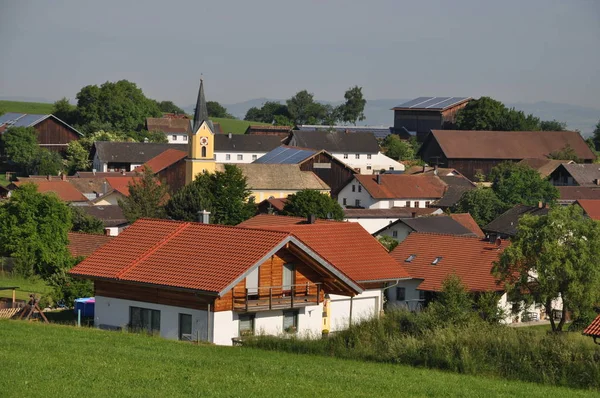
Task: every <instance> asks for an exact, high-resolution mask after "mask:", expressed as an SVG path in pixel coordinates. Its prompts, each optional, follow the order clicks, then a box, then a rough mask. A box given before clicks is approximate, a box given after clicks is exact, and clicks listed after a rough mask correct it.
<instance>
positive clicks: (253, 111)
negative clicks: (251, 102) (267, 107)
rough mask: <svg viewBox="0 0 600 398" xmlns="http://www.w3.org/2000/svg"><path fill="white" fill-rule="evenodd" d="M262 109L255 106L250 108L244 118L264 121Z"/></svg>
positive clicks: (252, 120)
mask: <svg viewBox="0 0 600 398" xmlns="http://www.w3.org/2000/svg"><path fill="white" fill-rule="evenodd" d="M262 117H263V114H262V111H261V110H260V109H259V108H257V107H255V106H253V107H252V108H250V109H248V111H247V112H246V116H244V120H248V121H251V122H261V121H262ZM265 123H269V122H265Z"/></svg>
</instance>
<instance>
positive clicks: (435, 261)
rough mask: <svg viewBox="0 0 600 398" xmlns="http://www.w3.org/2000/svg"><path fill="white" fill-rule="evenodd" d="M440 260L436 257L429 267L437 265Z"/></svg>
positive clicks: (440, 258)
mask: <svg viewBox="0 0 600 398" xmlns="http://www.w3.org/2000/svg"><path fill="white" fill-rule="evenodd" d="M441 260H442V257H436V258H434V259H433V261H432V262H431V265H437V264H438V263H439V262H440V261H441Z"/></svg>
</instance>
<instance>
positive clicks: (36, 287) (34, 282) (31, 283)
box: [0, 271, 52, 300]
mask: <svg viewBox="0 0 600 398" xmlns="http://www.w3.org/2000/svg"><path fill="white" fill-rule="evenodd" d="M4 286H18V287H19V289H17V292H16V296H17V300H28V299H29V295H30V294H31V293H36V294H37V295H38V297H39V296H42V295H45V294H47V293H49V292H50V291H51V290H52V289H51V288H50V287H49V286H48V285H46V283H44V281H43V280H41V279H25V278H22V277H19V276H13V275H11V274H9V273H7V272H2V271H0V287H4ZM0 297H11V298H12V290H0Z"/></svg>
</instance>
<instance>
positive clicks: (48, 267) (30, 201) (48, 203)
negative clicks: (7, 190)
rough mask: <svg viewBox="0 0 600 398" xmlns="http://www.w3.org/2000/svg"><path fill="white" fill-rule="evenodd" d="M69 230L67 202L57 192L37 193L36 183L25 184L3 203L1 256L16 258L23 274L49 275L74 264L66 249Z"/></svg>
mask: <svg viewBox="0 0 600 398" xmlns="http://www.w3.org/2000/svg"><path fill="white" fill-rule="evenodd" d="M70 229H71V212H70V211H69V208H68V207H67V205H66V204H65V203H64V202H62V201H61V200H60V199H59V198H58V197H57V196H56V195H54V194H42V193H39V192H37V186H36V185H33V184H24V185H22V186H21V187H19V189H17V190H15V191H13V192H12V195H11V197H10V199H8V200H7V201H5V202H4V203H2V204H0V256H5V257H13V258H14V259H15V262H16V267H15V268H16V270H17V271H18V272H19V273H21V274H23V275H24V276H31V275H32V274H33V273H35V274H38V275H41V276H42V277H44V278H47V277H48V276H49V275H52V274H53V273H55V272H56V271H57V270H59V269H65V268H68V267H69V266H70V265H71V264H72V263H71V256H70V254H69V250H68V248H67V245H68V237H67V233H68V231H69V230H70Z"/></svg>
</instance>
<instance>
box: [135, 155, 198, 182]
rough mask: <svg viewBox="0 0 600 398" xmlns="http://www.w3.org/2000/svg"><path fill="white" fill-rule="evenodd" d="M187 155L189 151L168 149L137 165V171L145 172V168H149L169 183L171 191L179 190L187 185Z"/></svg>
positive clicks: (161, 179) (160, 178)
mask: <svg viewBox="0 0 600 398" xmlns="http://www.w3.org/2000/svg"><path fill="white" fill-rule="evenodd" d="M187 155H188V153H187V151H181V150H178V149H167V150H166V151H164V152H162V153H160V154H158V155H156V156H155V157H153V158H152V159H150V160H148V161H147V162H146V163H144V164H143V165H141V166H138V167H136V169H135V171H137V172H143V171H144V169H145V168H148V169H150V170H152V172H153V173H154V175H155V176H156V177H157V178H158V179H159V180H160V181H162V182H164V183H166V184H167V185H168V187H169V190H170V191H171V192H177V191H178V190H179V189H181V188H182V187H183V186H184V185H185V170H186V162H185V159H186V157H187Z"/></svg>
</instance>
